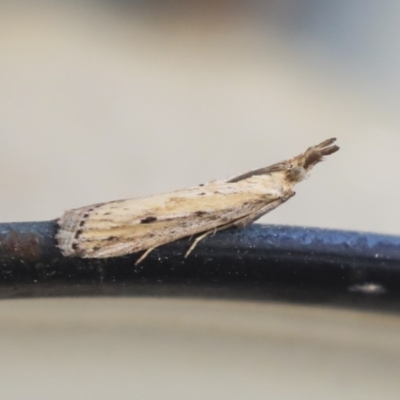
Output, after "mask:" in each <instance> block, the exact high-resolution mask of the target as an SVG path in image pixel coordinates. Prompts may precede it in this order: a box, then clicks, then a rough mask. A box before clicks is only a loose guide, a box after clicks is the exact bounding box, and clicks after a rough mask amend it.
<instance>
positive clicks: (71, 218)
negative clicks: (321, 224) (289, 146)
mask: <svg viewBox="0 0 400 400" xmlns="http://www.w3.org/2000/svg"><path fill="white" fill-rule="evenodd" d="M334 141H335V139H329V140H327V141H325V142H322V143H321V144H319V145H317V146H313V147H310V148H309V149H307V150H306V151H305V152H304V153H302V154H300V155H299V156H297V157H294V158H292V159H289V160H286V161H283V162H280V163H277V164H273V165H271V166H269V167H265V168H261V169H258V170H254V171H250V172H246V173H244V174H241V175H238V176H235V177H233V178H230V179H226V180H217V181H212V182H209V183H206V184H204V185H200V186H196V187H193V188H190V189H184V190H178V191H175V192H171V193H166V194H160V195H156V196H149V197H142V198H136V199H130V200H119V201H113V202H109V203H100V204H95V205H92V206H86V207H82V208H78V209H74V210H70V211H67V212H66V213H64V215H63V216H62V217H61V218H60V219H59V220H58V225H59V230H58V232H57V234H56V239H57V241H58V245H59V248H60V250H61V252H62V254H63V255H64V256H79V257H84V258H106V257H116V256H122V255H126V254H130V253H135V252H139V251H145V250H146V251H147V252H146V253H145V254H146V255H147V254H148V252H149V251H150V250H152V249H154V248H156V247H158V246H161V245H163V244H166V243H169V242H172V241H175V240H177V239H181V238H184V237H188V236H193V235H197V234H202V235H201V236H199V237H198V238H197V240H195V241H194V243H193V245H192V247H191V248H190V250H189V251H191V250H192V249H193V247H194V246H195V245H196V243H197V242H198V241H199V240H200V239H201V238H202V237H204V236H206V235H207V234H209V233H213V232H216V231H218V230H222V229H226V228H229V227H232V226H238V227H241V226H245V225H247V224H250V223H252V222H253V221H255V220H256V219H258V218H259V217H261V216H262V215H264V214H266V213H267V212H269V211H271V210H273V209H274V208H276V207H277V206H279V205H280V204H282V203H283V202H285V201H286V200H288V199H289V198H290V197H292V196H293V195H294V192H293V187H294V186H295V184H296V183H298V182H300V181H301V180H302V179H304V177H305V176H306V175H307V174H308V172H309V171H310V170H311V169H312V168H313V166H314V165H316V164H317V163H319V162H320V161H322V159H323V157H324V156H326V155H329V154H332V153H334V152H335V151H337V150H338V149H339V148H338V147H337V146H335V145H333V142H334ZM141 259H142V258H140V260H141Z"/></svg>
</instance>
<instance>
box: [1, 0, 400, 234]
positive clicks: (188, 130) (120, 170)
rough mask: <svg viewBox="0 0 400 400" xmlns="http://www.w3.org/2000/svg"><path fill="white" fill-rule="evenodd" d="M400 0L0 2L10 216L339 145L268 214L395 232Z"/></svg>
mask: <svg viewBox="0 0 400 400" xmlns="http://www.w3.org/2000/svg"><path fill="white" fill-rule="evenodd" d="M399 20H400V4H399V3H398V2H396V1H390V0H386V1H383V2H374V1H372V0H367V1H365V0H364V1H361V0H346V1H344V0H339V1H335V2H332V1H321V0H319V1H315V0H297V1H294V0H279V1H278V0H270V1H267V0H264V1H262V0H253V1H246V2H240V1H234V0H230V1H229V0H225V1H224V0H218V1H217V0H214V1H180V0H169V1H168V0H159V1H157V0H152V1H151V0H148V1H127V0H125V1H123V0H120V1H102V2H99V1H96V2H95V1H89V0H88V1H79V2H77V1H64V2H59V1H50V0H49V1H33V2H32V1H31V2H25V1H5V0H3V1H2V2H1V3H0V48H1V52H0V132H1V135H2V141H1V147H0V171H1V175H0V180H1V184H2V193H1V196H0V220H1V221H4V222H7V221H27V220H46V219H52V218H55V217H58V216H60V215H61V213H62V212H63V211H64V210H66V209H69V208H73V207H79V206H83V205H87V204H91V203H96V202H102V201H109V200H115V199H120V198H130V197H136V196H146V195H150V194H155V193H160V192H164V191H170V190H175V189H179V188H184V187H187V186H192V185H195V184H198V183H201V182H205V181H208V180H212V179H216V178H223V177H225V176H230V175H233V174H237V173H241V172H244V171H247V170H248V169H251V168H257V167H261V166H266V165H269V164H272V163H274V162H277V161H280V160H282V159H285V158H288V157H291V156H294V155H297V154H298V153H299V152H302V151H303V150H305V148H307V147H308V146H310V145H314V144H316V143H318V142H320V141H322V140H324V139H326V138H329V137H332V136H335V137H337V138H338V144H339V145H340V146H341V151H340V152H339V153H337V154H335V155H334V156H332V157H330V158H329V161H327V162H326V163H325V164H323V165H320V166H318V168H317V169H316V170H314V171H313V174H312V177H311V179H310V180H308V181H306V182H304V183H303V184H302V185H300V186H299V187H298V188H297V196H296V198H294V199H293V200H292V201H290V202H289V203H287V204H285V205H284V206H282V207H280V208H279V209H277V210H275V211H274V212H273V213H271V214H269V215H267V216H265V217H264V218H263V219H262V222H270V223H283V224H291V225H308V226H321V227H333V228H343V229H356V230H364V231H366V230H369V231H376V232H386V233H393V234H399V233H400V228H399V224H398V212H397V206H398V204H399V201H400V189H399V187H398V185H397V181H398V179H397V171H399V170H400V157H398V152H399V149H400V134H399V131H400V113H399V111H398V103H399V97H400V90H399V89H400V47H399V45H398V37H399V34H400V21H399Z"/></svg>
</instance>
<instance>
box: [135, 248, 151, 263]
mask: <svg viewBox="0 0 400 400" xmlns="http://www.w3.org/2000/svg"><path fill="white" fill-rule="evenodd" d="M154 249H155V247H150V248H149V249H147V250H146V251H145V252H144V253H143V254H142V255H141V256H140V257H139V258H138V259H137V260H136V261H135V265H138V264H139V263H141V262H142V261H143V260H144V259H145V258H146V257H147V256H148V255H149V254H150V253H151V252H152V251H153V250H154Z"/></svg>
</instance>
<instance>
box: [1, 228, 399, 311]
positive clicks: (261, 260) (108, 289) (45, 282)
mask: <svg viewBox="0 0 400 400" xmlns="http://www.w3.org/2000/svg"><path fill="white" fill-rule="evenodd" d="M56 229H57V226H56V223H55V221H49V222H47V221H46V222H29V223H28V222H27V223H9V224H0V266H1V267H0V285H1V287H2V292H1V293H2V297H14V296H46V295H56V296H59V295H82V294H86V295H94V294H113V295H168V296H171V295H176V296H180V295H185V296H186V295H189V296H192V295H195V296H203V297H204V296H206V297H208V296H214V297H230V298H232V297H236V298H251V299H257V298H258V299H265V298H272V299H279V300H290V299H293V300H296V301H298V300H300V301H306V302H318V303H321V302H324V303H329V304H346V305H351V306H366V307H373V308H382V307H383V308H385V309H391V310H397V308H398V306H399V305H400V289H399V288H400V237H398V236H389V235H378V234H372V233H359V232H350V231H338V230H326V229H317V228H301V227H291V226H277V225H259V224H254V225H252V226H251V227H250V228H247V229H232V230H228V231H226V232H220V233H218V234H216V235H214V236H212V237H209V238H207V239H205V240H204V241H203V242H201V243H200V244H199V246H198V247H197V248H196V250H195V251H194V252H193V253H192V255H191V256H189V257H188V258H187V259H185V258H184V257H183V255H184V253H185V251H186V250H187V248H188V246H189V245H190V241H189V240H188V239H184V240H180V241H177V242H174V243H171V244H168V245H166V246H163V247H161V248H159V249H156V250H155V251H154V253H152V254H151V255H150V256H149V257H148V259H146V260H145V261H144V262H143V263H142V264H139V265H138V266H135V265H134V263H135V260H136V259H137V258H138V255H136V254H134V255H131V256H126V257H118V258H111V259H101V260H96V259H79V258H65V257H63V256H62V255H61V254H60V252H59V250H58V248H57V247H56V243H55V240H54V234H55V232H56Z"/></svg>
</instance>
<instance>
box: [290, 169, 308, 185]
mask: <svg viewBox="0 0 400 400" xmlns="http://www.w3.org/2000/svg"><path fill="white" fill-rule="evenodd" d="M288 175H289V179H290V180H291V181H294V182H301V181H302V180H303V179H305V178H306V176H307V172H306V170H305V169H304V168H303V167H301V166H297V167H293V168H292V169H291V170H290V171H289V172H288Z"/></svg>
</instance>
